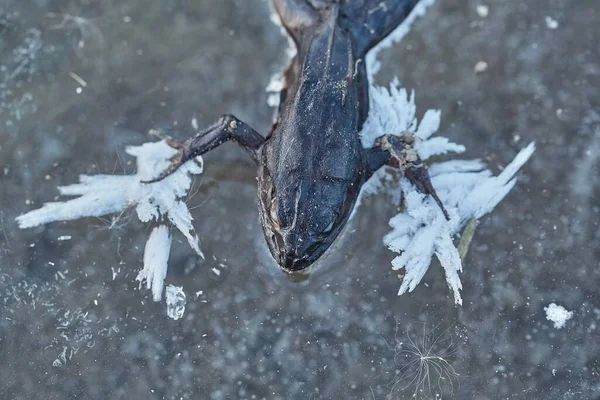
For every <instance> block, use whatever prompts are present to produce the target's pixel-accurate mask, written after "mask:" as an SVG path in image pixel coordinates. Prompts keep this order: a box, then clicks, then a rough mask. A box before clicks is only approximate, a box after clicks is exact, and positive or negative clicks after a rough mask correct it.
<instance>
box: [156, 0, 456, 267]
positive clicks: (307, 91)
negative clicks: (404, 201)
mask: <svg viewBox="0 0 600 400" xmlns="http://www.w3.org/2000/svg"><path fill="white" fill-rule="evenodd" d="M417 3H418V0H272V6H273V8H274V11H275V12H276V13H277V14H278V16H279V18H280V20H281V23H282V26H283V27H284V28H285V30H286V32H287V34H288V35H289V37H290V38H291V40H292V41H293V44H294V46H295V47H296V54H295V56H294V57H293V58H292V59H291V61H290V62H289V65H287V67H286V68H285V70H284V71H283V74H282V77H281V79H282V89H281V91H280V93H279V106H278V108H277V110H276V115H275V118H274V122H273V124H272V126H271V128H270V130H269V132H268V133H267V135H264V136H263V135H261V134H260V133H258V132H257V131H255V130H254V129H253V128H252V127H250V126H249V125H248V124H246V123H245V122H243V121H241V120H240V119H238V118H237V117H235V116H234V115H231V114H225V115H223V116H221V117H220V118H219V119H218V120H217V122H215V123H214V124H213V125H211V126H209V127H207V128H206V129H204V130H202V131H200V132H198V133H197V134H195V135H193V136H192V137H189V138H188V139H185V140H182V139H174V138H172V137H170V136H167V135H166V134H161V137H162V138H163V139H164V140H165V141H166V142H167V144H169V145H170V146H171V147H173V148H175V149H177V153H176V154H175V156H173V158H172V159H171V161H170V165H169V167H168V168H167V169H166V170H165V171H164V172H163V173H162V174H161V175H160V176H159V177H158V178H156V179H154V180H153V181H151V182H155V181H159V180H161V179H163V178H164V177H166V176H168V175H170V174H171V173H173V172H174V171H175V170H176V169H177V168H179V167H180V166H181V165H183V164H184V163H186V162H187V161H189V160H192V159H194V158H196V157H198V156H201V155H203V154H205V153H207V152H209V151H211V150H213V149H215V148H217V147H218V146H220V145H222V144H223V143H225V142H235V143H237V144H238V145H239V146H241V147H242V148H243V149H244V150H245V151H246V152H247V153H248V155H249V156H250V158H251V159H252V160H253V161H254V163H255V164H256V166H257V180H258V204H259V214H260V221H261V225H262V228H263V232H264V236H265V239H266V242H267V245H268V247H269V250H270V253H271V255H272V256H273V258H274V259H275V261H276V262H277V264H278V265H279V267H280V268H281V269H282V270H283V271H285V272H287V273H290V274H293V273H297V272H300V271H304V270H306V269H307V268H308V267H310V266H311V265H313V264H314V263H315V262H316V261H317V260H318V259H320V258H321V256H322V255H323V254H324V253H325V252H326V251H327V250H328V249H329V248H330V247H331V245H332V244H333V242H334V241H335V240H336V238H337V237H338V236H339V235H340V232H341V231H342V230H343V228H344V226H345V225H346V223H347V222H348V220H349V218H350V216H351V214H352V211H353V209H354V207H355V206H356V204H357V199H358V198H359V195H360V192H361V188H362V186H363V185H364V184H365V182H366V181H367V180H368V179H369V178H370V177H371V176H372V175H373V174H374V173H375V172H376V171H377V170H379V169H380V168H384V167H386V166H387V167H392V168H394V169H396V170H398V171H399V172H400V173H401V174H402V175H403V176H404V177H406V178H408V180H409V181H410V182H411V183H412V184H413V185H414V186H415V187H416V189H417V190H418V191H420V192H421V193H424V194H426V195H428V196H431V197H432V198H433V199H434V200H435V202H436V203H437V204H438V206H439V207H440V209H441V210H442V212H443V214H444V216H445V217H446V219H449V216H448V213H447V211H446V210H445V208H444V206H443V204H442V202H441V201H440V199H439V197H438V195H437V194H436V191H435V189H434V188H433V186H432V183H431V180H430V177H429V173H428V170H427V166H426V165H425V164H424V162H423V161H422V160H421V158H420V157H419V155H418V153H417V152H416V150H415V148H414V145H415V137H414V135H413V134H412V133H411V132H409V131H406V132H390V133H387V134H384V135H382V136H381V137H379V138H377V140H376V141H375V143H374V145H373V146H372V147H371V148H363V146H362V144H361V137H360V133H361V129H362V127H363V124H364V123H365V121H366V119H367V117H368V114H369V76H368V74H367V69H366V63H365V62H364V60H365V56H366V54H367V52H368V51H369V50H370V49H372V48H373V47H374V46H375V45H377V44H378V43H379V42H380V41H381V40H383V39H384V38H386V37H387V36H388V35H389V34H390V33H391V32H392V31H393V30H394V29H395V28H396V27H398V26H399V25H400V24H401V23H402V22H403V21H404V20H405V19H406V18H407V17H408V15H409V14H410V12H411V11H412V10H413V9H414V7H415V6H416V5H417Z"/></svg>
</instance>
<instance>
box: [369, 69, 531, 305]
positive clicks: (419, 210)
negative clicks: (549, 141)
mask: <svg viewBox="0 0 600 400" xmlns="http://www.w3.org/2000/svg"><path fill="white" fill-rule="evenodd" d="M370 100H371V104H370V111H369V117H368V119H367V121H366V122H365V124H364V128H363V131H362V133H361V139H362V143H363V146H364V147H366V148H368V147H372V146H373V143H374V142H375V139H376V138H377V137H379V136H381V135H384V134H397V135H400V134H402V132H404V131H406V130H408V131H412V132H414V134H415V140H416V141H415V149H416V150H417V152H418V153H419V156H420V157H421V159H423V160H427V159H428V158H430V157H432V156H436V155H442V154H447V153H462V152H463V151H464V150H465V148H464V146H462V145H459V144H456V143H452V142H450V141H449V140H448V139H446V138H443V137H431V136H432V135H433V133H435V132H436V131H437V130H438V129H439V126H440V112H439V111H438V110H428V111H427V112H425V114H424V115H423V118H422V119H421V122H420V123H419V122H418V121H417V117H416V106H415V102H414V94H413V93H411V94H410V95H409V94H408V92H407V91H406V90H405V89H401V88H399V85H398V82H397V81H396V80H395V81H394V82H392V84H391V85H390V88H389V90H388V89H386V88H380V87H375V86H372V87H371V88H370ZM534 150H535V145H534V144H533V143H531V144H530V145H529V146H527V147H526V148H525V149H523V150H521V152H520V153H519V154H518V155H517V156H516V157H515V159H514V160H513V161H512V162H511V163H510V164H509V165H508V166H507V167H506V168H505V169H504V170H503V171H502V173H501V174H500V175H498V176H493V174H492V173H491V172H490V171H489V170H487V169H486V168H485V164H483V163H482V162H481V161H480V160H451V161H444V162H438V163H433V164H432V165H430V168H429V174H430V176H431V181H432V184H433V187H434V188H435V189H436V191H437V193H438V195H439V197H440V199H441V200H442V202H443V203H444V206H445V208H446V210H447V211H448V213H449V214H450V221H447V220H446V218H445V217H444V215H443V213H442V211H441V210H440V208H439V207H438V205H437V204H436V203H435V201H434V200H433V199H432V198H431V197H430V196H425V195H423V194H421V193H419V192H418V191H417V190H416V188H415V187H414V186H413V185H412V184H411V183H410V182H409V181H408V180H407V179H405V178H402V179H401V180H400V189H401V191H402V193H403V194H404V211H403V212H402V213H400V214H398V215H396V216H395V217H393V218H392V219H391V220H390V226H391V227H392V231H391V232H390V233H388V234H387V235H386V236H385V237H384V243H385V244H386V245H387V246H388V248H389V249H390V250H392V251H394V252H397V253H399V254H400V255H399V256H398V257H396V258H395V259H394V260H393V261H392V268H393V269H394V270H398V269H401V268H404V269H405V274H404V279H403V281H402V284H401V286H400V290H399V291H398V294H399V295H400V294H403V293H406V292H407V291H408V292H411V291H412V290H414V289H415V287H416V286H417V285H418V284H419V282H421V280H422V279H423V276H424V275H425V273H426V272H427V270H428V268H429V265H430V264H431V261H432V258H433V255H434V254H435V256H436V257H437V258H438V260H439V261H440V264H441V265H442V268H443V269H444V272H445V274H446V281H447V282H448V286H449V287H450V289H451V290H452V292H453V293H454V300H455V302H456V303H457V304H462V298H461V296H460V289H461V288H462V284H461V281H460V278H459V276H458V273H459V272H461V271H462V262H461V259H460V256H459V254H458V250H457V248H456V247H455V245H454V242H453V238H454V237H455V236H456V235H457V234H458V233H459V232H460V230H461V229H462V228H463V227H464V225H465V224H466V223H467V222H468V221H469V220H470V219H471V218H475V219H478V218H481V217H482V216H483V215H485V214H486V213H488V212H490V211H491V210H492V209H493V208H494V207H495V206H496V205H497V204H498V203H499V202H500V200H502V199H503V198H504V196H506V194H507V193H508V192H509V191H510V190H511V189H512V187H513V186H514V185H515V183H516V180H515V179H514V178H513V177H514V175H515V173H516V172H517V171H518V170H519V168H520V167H521V166H522V165H523V164H524V163H525V162H526V161H527V160H528V159H529V157H530V156H531V154H532V153H533V151H534ZM386 174H387V172H386V170H385V169H382V170H381V171H380V172H378V173H377V174H375V175H374V176H373V177H372V178H371V180H370V181H369V182H367V184H366V186H365V189H364V190H365V191H366V192H367V193H373V192H375V191H377V190H379V189H381V187H382V186H383V185H382V184H381V180H382V178H383V179H385V180H387V181H389V180H390V178H389V175H388V176H387V177H386ZM398 197H399V196H398Z"/></svg>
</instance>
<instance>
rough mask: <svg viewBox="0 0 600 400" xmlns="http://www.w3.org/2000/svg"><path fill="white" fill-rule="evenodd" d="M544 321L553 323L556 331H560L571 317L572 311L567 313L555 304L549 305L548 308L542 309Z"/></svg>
mask: <svg viewBox="0 0 600 400" xmlns="http://www.w3.org/2000/svg"><path fill="white" fill-rule="evenodd" d="M544 311H545V312H546V319H547V320H548V321H551V322H552V323H554V327H555V328H556V329H562V328H564V327H565V325H566V324H567V321H568V320H570V319H571V318H572V317H573V311H568V310H567V309H566V308H564V307H563V306H559V305H558V304H556V303H550V305H548V307H544Z"/></svg>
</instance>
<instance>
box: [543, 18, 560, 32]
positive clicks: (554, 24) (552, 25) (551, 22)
mask: <svg viewBox="0 0 600 400" xmlns="http://www.w3.org/2000/svg"><path fill="white" fill-rule="evenodd" d="M546 27H547V28H548V29H557V28H558V21H557V20H555V19H554V18H552V17H550V16H546Z"/></svg>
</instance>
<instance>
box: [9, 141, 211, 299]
mask: <svg viewBox="0 0 600 400" xmlns="http://www.w3.org/2000/svg"><path fill="white" fill-rule="evenodd" d="M126 151H127V153H129V154H130V155H132V156H135V157H136V158H137V173H135V174H133V175H119V176H115V175H81V176H80V177H79V181H80V182H79V183H77V184H73V185H68V186H62V187H59V188H58V189H59V192H60V194H61V195H63V196H79V197H76V198H74V199H71V200H67V201H65V202H52V203H46V204H44V205H43V207H42V208H39V209H37V210H33V211H30V212H28V213H26V214H23V215H20V216H19V217H17V222H18V224H19V227H20V228H21V229H25V228H31V227H34V226H38V225H42V224H47V223H50V222H55V221H67V220H74V219H78V218H84V217H99V216H102V215H105V214H110V213H117V212H121V211H123V210H124V209H126V208H130V207H135V209H136V213H137V216H138V218H139V219H140V220H141V221H142V222H150V221H158V222H164V221H165V220H166V219H168V220H169V221H170V222H171V223H172V224H173V225H174V226H175V227H176V228H177V229H179V231H181V233H182V234H183V235H184V236H185V237H186V239H187V241H188V243H189V245H190V246H191V247H192V249H194V251H195V252H196V253H197V254H198V255H200V256H201V257H203V254H202V252H201V250H200V246H199V244H198V237H197V235H196V233H195V231H194V227H193V225H192V220H193V218H192V215H191V214H190V211H189V209H188V207H187V205H186V203H185V199H184V197H185V196H186V195H187V193H188V191H189V189H190V187H191V186H192V175H198V174H201V173H202V158H201V157H197V158H196V159H195V160H190V161H188V162H186V163H185V164H184V165H182V166H181V167H180V168H179V169H177V170H176V171H175V172H173V173H172V174H171V175H169V176H167V177H165V178H164V179H162V180H160V181H158V182H153V183H145V182H147V181H151V180H152V179H154V178H156V177H158V176H160V174H161V173H162V172H163V171H164V170H165V169H167V168H168V167H169V165H170V162H171V161H170V159H171V157H172V156H173V155H175V153H176V150H175V149H173V148H172V147H170V146H169V145H167V144H166V143H165V142H164V141H159V142H153V143H145V144H143V145H141V146H130V147H128V148H127V149H126ZM170 245H171V236H170V234H169V230H168V228H167V227H166V226H165V225H164V223H163V224H161V225H160V226H159V227H157V228H155V229H154V230H153V231H152V234H151V235H150V238H149V239H148V242H147V244H146V250H145V254H144V268H143V270H142V271H141V272H140V274H139V275H138V280H145V281H146V285H147V287H148V288H149V289H152V293H153V298H154V300H156V301H158V300H160V298H161V294H162V289H163V283H162V281H163V280H164V277H165V274H166V270H167V260H168V258H169V250H170Z"/></svg>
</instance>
